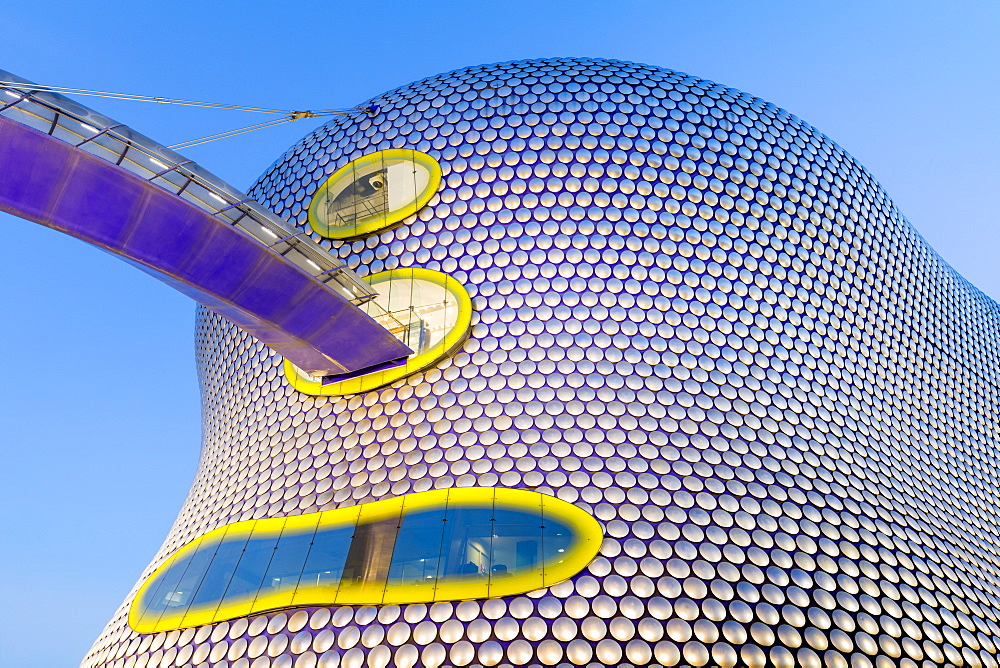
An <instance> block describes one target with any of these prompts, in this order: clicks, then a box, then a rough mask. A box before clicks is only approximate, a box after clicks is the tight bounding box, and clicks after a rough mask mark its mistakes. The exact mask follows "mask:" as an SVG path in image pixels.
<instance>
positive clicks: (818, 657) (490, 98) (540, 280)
mask: <svg viewBox="0 0 1000 668" xmlns="http://www.w3.org/2000/svg"><path fill="white" fill-rule="evenodd" d="M251 195H252V196H253V197H254V198H256V199H257V200H259V201H260V202H261V203H263V204H264V205H266V206H267V207H269V208H271V209H272V210H273V211H274V212H275V213H277V214H279V215H281V216H282V217H284V218H286V219H288V220H290V221H291V222H292V223H294V224H297V225H298V226H299V228H300V229H301V230H303V231H307V232H308V233H309V234H310V235H311V236H312V238H313V239H315V240H317V241H319V242H321V243H322V244H323V245H324V247H326V248H328V249H329V250H330V252H331V253H333V254H334V255H336V256H339V257H340V258H342V259H344V260H345V261H346V262H347V263H348V264H349V265H350V266H351V267H353V268H355V269H356V270H357V271H358V273H359V274H360V275H362V276H367V277H368V278H369V280H370V282H371V284H372V285H373V286H374V287H375V289H376V290H377V291H378V292H379V298H378V299H377V300H376V302H371V303H370V304H369V307H370V310H369V314H370V315H372V317H374V318H375V319H376V320H378V321H379V322H380V323H382V324H384V325H385V326H386V327H387V328H388V329H390V331H393V332H394V333H396V334H397V336H399V337H400V339H401V340H402V341H404V342H405V343H406V344H407V345H408V346H409V347H410V348H411V349H412V350H414V351H415V354H414V356H413V357H411V359H410V361H409V362H408V363H407V364H406V366H404V367H397V368H395V369H390V370H388V371H381V372H377V373H373V374H369V375H368V376H362V377H360V378H356V379H353V380H347V381H330V379H323V378H313V377H310V376H308V375H307V374H306V373H304V372H302V371H300V370H299V369H297V368H296V367H294V366H292V365H291V364H288V363H285V362H284V361H283V360H282V359H281V358H280V357H279V356H277V355H275V354H274V353H272V352H271V351H270V349H268V348H266V347H264V346H263V345H262V344H260V343H259V342H257V341H256V340H255V339H253V338H251V337H249V336H248V335H247V334H246V333H244V332H243V331H241V330H239V329H237V328H236V327H235V326H233V325H231V324H230V323H229V322H227V321H226V320H224V319H223V318H221V317H220V316H217V315H215V314H214V313H212V312H211V311H209V310H205V309H203V310H201V311H200V312H199V316H198V322H197V359H198V370H199V378H200V382H201V391H202V398H203V404H204V444H203V449H202V454H201V464H200V467H199V469H198V473H197V477H196V479H195V481H194V484H193V486H192V488H191V491H190V494H189V496H188V498H187V501H186V502H185V504H184V506H183V508H182V509H181V511H180V514H179V516H178V518H177V521H176V523H175V524H174V526H173V528H172V529H171V530H170V533H169V535H168V536H167V539H166V541H165V542H164V544H163V546H162V548H161V549H160V551H159V552H158V553H157V554H156V556H155V558H154V559H153V561H152V563H150V565H149V566H148V567H147V569H146V570H145V571H144V572H143V574H142V577H141V578H140V579H139V582H138V583H137V584H136V586H135V589H134V590H133V592H132V593H130V594H129V596H128V597H127V599H126V600H125V602H124V603H123V604H122V606H121V608H120V609H119V611H118V612H117V614H116V615H115V617H114V619H112V620H111V621H110V622H109V624H108V626H107V628H106V629H105V631H104V633H103V634H102V635H101V637H100V638H99V639H98V640H97V642H96V643H95V645H94V647H93V649H92V650H91V652H90V654H89V656H88V657H87V658H86V659H85V661H84V665H86V666H115V667H122V668H143V667H145V668H150V667H153V666H157V667H166V666H199V667H209V666H211V667H216V666H234V667H240V668H266V667H270V668H279V667H280V668H314V667H317V666H319V667H322V668H337V667H338V666H344V667H351V668H361V667H363V666H364V667H372V668H385V667H389V666H395V667H397V668H410V667H413V666H425V667H437V666H647V665H660V666H705V665H709V666H752V667H757V666H760V667H763V666H831V667H840V666H844V667H846V666H878V667H880V668H881V667H886V668H887V667H889V666H893V667H896V666H904V667H916V666H920V667H930V666H997V665H998V663H997V658H996V656H997V653H998V650H997V647H998V646H1000V626H998V624H1000V619H998V616H1000V599H998V592H997V584H998V582H1000V558H998V556H997V536H998V530H997V519H996V518H997V508H998V504H997V492H996V490H997V488H998V481H997V477H996V469H997V458H996V456H995V446H996V441H995V438H996V433H997V409H996V403H997V390H996V387H997V372H998V357H997V346H996V342H997V340H998V332H997V328H998V314H1000V311H998V309H997V305H996V304H995V303H994V302H993V301H992V300H990V299H989V298H987V297H985V296H984V295H983V294H982V293H981V292H980V291H978V290H977V289H975V288H974V287H973V286H971V285H969V284H968V283H967V282H966V281H965V280H964V279H962V278H961V277H960V276H959V275H957V274H956V273H955V272H954V271H953V270H952V269H951V268H950V267H949V266H948V265H947V264H946V263H945V262H944V261H943V260H941V259H940V258H939V257H938V256H937V255H936V254H935V253H934V251H933V250H931V248H929V247H928V245H927V243H926V242H925V241H924V240H923V239H922V238H921V237H920V236H919V235H918V234H917V232H915V231H914V230H913V228H912V227H911V226H910V225H909V224H908V223H907V221H906V220H905V219H904V218H903V216H902V215H901V214H900V212H899V211H898V210H897V209H896V207H895V206H894V205H893V203H892V201H891V200H890V199H889V197H888V196H887V195H886V193H885V192H884V191H883V190H882V188H881V187H880V186H879V185H878V183H877V182H876V181H875V179H873V178H872V177H871V176H870V175H869V174H868V173H867V172H866V171H865V170H864V169H863V168H862V167H861V166H860V165H859V164H858V163H857V162H856V161H855V160H854V159H853V158H852V157H851V156H850V155H848V154H847V153H845V152H844V151H843V150H842V149H841V148H840V147H839V146H837V145H836V144H835V143H833V142H832V141H830V140H829V139H827V138H826V137H825V136H823V135H822V134H820V133H819V132H818V131H816V130H814V129H813V128H812V127H811V126H809V125H808V124H806V123H805V122H803V121H801V120H800V119H798V118H796V117H795V116H792V115H791V114H789V113H787V112H785V111H783V110H781V109H779V108H777V107H775V106H773V105H771V104H769V103H767V102H764V101H763V100H760V99H758V98H755V97H753V96H750V95H747V94H745V93H741V92H739V91H736V90H733V89H731V88H727V87H725V86H720V85H717V84H714V83H711V82H709V81H705V80H704V79H699V78H697V77H693V76H688V75H685V74H681V73H678V72H674V71H671V70H666V69H661V68H658V67H650V66H646V65H637V64H632V63H625V62H618V61H608V60H592V59H547V60H534V61H525V62H513V63H504V64H498V65H486V66H481V67H473V68H469V69H463V70H458V71H455V72H451V73H448V74H443V75H440V76H436V77H432V78H429V79H426V80H423V81H419V82H417V83H414V84H411V85H407V86H403V87H401V88H399V89H396V90H393V91H391V92H388V93H386V94H384V95H381V96H379V97H377V98H374V99H373V100H371V101H369V103H367V113H366V114H362V115H360V116H358V115H355V116H350V117H339V118H337V119H335V120H334V121H333V122H331V123H329V124H327V125H326V126H324V127H321V128H319V129H317V130H316V131H315V132H312V133H311V134H310V135H309V136H307V137H306V138H304V139H303V140H302V141H301V142H299V143H298V144H297V145H295V146H294V147H293V148H291V149H290V150H289V151H288V152H287V153H286V154H285V155H284V156H282V157H281V158H280V159H279V160H278V161H277V162H276V163H275V164H274V165H273V166H272V167H271V168H270V169H268V170H267V172H266V173H265V174H264V176H263V177H261V179H260V180H259V181H258V182H257V184H256V185H254V187H253V188H252V190H251Z"/></svg>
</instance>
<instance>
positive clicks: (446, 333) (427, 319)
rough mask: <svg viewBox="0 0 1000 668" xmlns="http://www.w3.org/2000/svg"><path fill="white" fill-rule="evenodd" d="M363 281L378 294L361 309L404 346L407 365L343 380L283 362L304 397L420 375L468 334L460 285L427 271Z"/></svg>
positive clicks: (467, 309)
mask: <svg viewBox="0 0 1000 668" xmlns="http://www.w3.org/2000/svg"><path fill="white" fill-rule="evenodd" d="M365 280H366V281H367V282H368V283H369V284H370V285H371V286H372V287H373V288H374V289H375V290H376V291H377V292H378V296H377V297H376V298H375V299H373V300H371V301H368V302H366V303H364V304H362V305H361V308H362V309H363V310H364V311H365V312H366V313H367V314H368V315H369V316H371V317H372V318H373V319H374V320H375V321H376V322H378V323H379V324H380V325H382V326H383V327H385V328H386V329H388V330H389V331H390V332H392V333H393V334H394V335H395V336H396V337H397V338H398V339H399V340H400V341H402V342H403V343H404V344H405V345H407V346H409V347H410V349H411V350H412V351H413V354H412V355H411V356H410V357H409V358H408V359H407V361H406V363H405V364H403V365H401V366H397V367H393V368H390V369H386V370H385V371H376V372H374V373H369V374H365V375H363V376H358V377H356V378H350V379H348V380H331V381H330V382H327V381H325V380H324V379H323V378H316V377H314V376H310V375H309V374H307V373H306V372H304V371H302V370H301V369H299V368H298V367H296V366H295V365H294V364H292V363H291V362H289V361H288V360H285V377H286V378H288V381H289V382H290V383H291V384H292V386H293V387H295V389H297V390H299V391H300V392H305V393H306V394H313V395H327V396H339V395H343V394H357V393H359V392H367V391H368V390H373V389H375V388H379V387H382V386H383V385H388V384H389V383H393V382H395V381H397V380H399V379H400V378H405V377H407V376H410V375H412V374H414V373H417V372H418V371H423V370H424V369H427V368H429V367H431V366H433V365H434V364H435V363H437V362H438V361H439V360H441V359H443V358H445V357H447V356H448V355H450V354H452V353H453V352H454V351H455V350H457V349H458V348H459V346H461V345H462V343H464V342H465V339H466V338H468V336H469V329H470V326H471V324H472V300H471V299H470V297H469V293H468V292H467V291H466V290H465V288H464V287H462V284H461V283H459V282H458V281H456V280H455V279H454V278H452V277H451V276H448V275H447V274H442V273H441V272H439V271H431V270H430V269H418V268H407V269H392V270H390V271H383V272H381V273H378V274H372V275H371V276H368V277H366V278H365Z"/></svg>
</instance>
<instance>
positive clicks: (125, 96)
mask: <svg viewBox="0 0 1000 668" xmlns="http://www.w3.org/2000/svg"><path fill="white" fill-rule="evenodd" d="M0 86H4V87H6V88H12V89H16V90H22V91H29V92H30V91H34V92H40V93H60V94H62V93H67V94H72V95H89V96H91V97H103V98H108V99H112V100H128V101H132V102H155V103H157V104H177V105H182V106H188V107H204V108H207V109H228V110H232V111H250V112H254V113H259V114H288V115H294V114H302V113H311V114H313V115H317V116H319V115H322V116H330V115H334V114H354V113H361V112H364V111H365V110H364V109H353V108H352V109H320V110H315V111H311V112H301V111H296V110H293V109H270V108H268V107H250V106H246V105H242V104H225V103H222V102H199V101H197V100H180V99H175V98H170V97H157V96H152V95H135V94H132V93H112V92H109V91H100V90H89V89H86V88H68V87H66V86H44V85H40V84H34V83H32V84H28V83H23V82H20V81H0ZM303 118H307V117H306V116H303Z"/></svg>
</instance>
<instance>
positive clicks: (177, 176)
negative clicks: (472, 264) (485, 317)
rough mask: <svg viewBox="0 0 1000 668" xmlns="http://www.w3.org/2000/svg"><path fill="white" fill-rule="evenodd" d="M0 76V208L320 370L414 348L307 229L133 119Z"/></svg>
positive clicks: (331, 374) (361, 365) (394, 358)
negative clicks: (96, 251)
mask: <svg viewBox="0 0 1000 668" xmlns="http://www.w3.org/2000/svg"><path fill="white" fill-rule="evenodd" d="M0 82H3V83H0V210H3V211H6V212H8V213H11V214H13V215H15V216H19V217H21V218H25V219H27V220H31V221H33V222H36V223H39V224H41V225H44V226H46V227H50V228H52V229H55V230H58V231H60V232H64V233H66V234H69V235H70V236H73V237H76V238H78V239H81V240H83V241H85V242H87V243H89V244H92V245H94V246H97V247H99V248H102V249H104V250H106V251H108V252H110V253H113V254H115V255H117V256H118V257H120V258H122V259H124V260H126V261H127V262H130V263H132V264H134V265H135V266H137V267H139V268H140V269H142V270H143V271H145V272H147V273H149V274H151V275H153V276H155V277H156V278H158V279H160V280H161V281H163V282H165V283H167V284H168V285H170V286H172V287H174V288H175V289H177V290H179V291H181V292H183V293H184V294H186V295H188V296H190V297H192V298H194V299H195V300H196V301H198V302H200V303H202V304H204V305H205V306H207V307H209V308H211V309H212V310H214V311H216V312H217V313H219V314H220V315H222V316H224V317H225V318H227V319H228V320H230V321H231V322H233V323H234V324H236V325H238V326H239V327H241V328H243V329H244V330H246V331H247V332H249V333H250V334H252V335H253V336H254V337H256V338H257V339H259V340H260V341H262V342H263V343H265V344H266V345H268V346H269V347H270V348H272V349H273V350H274V351H275V352H277V353H279V354H281V355H282V356H284V357H285V358H286V359H287V360H289V361H291V362H292V363H293V364H295V366H297V367H299V368H300V369H302V370H303V371H306V372H308V373H310V374H312V375H313V376H319V377H327V378H330V379H343V378H351V377H354V376H358V375H362V374H365V373H370V372H373V371H377V370H381V369H385V368H388V367H392V366H396V365H398V364H401V363H403V362H404V361H405V359H406V357H407V356H409V355H410V354H411V353H412V351H411V350H410V349H409V348H407V347H406V346H405V345H403V344H402V343H401V342H400V341H399V340H398V339H397V338H396V337H394V336H393V335H392V334H391V333H390V332H389V331H388V330H387V329H385V328H384V327H382V326H381V325H379V324H378V323H377V322H376V321H375V320H373V319H372V318H371V317H369V316H368V315H367V314H366V313H365V312H364V311H363V310H362V309H361V308H359V305H361V304H363V303H365V302H366V301H369V300H371V299H373V298H374V297H375V296H376V293H375V292H374V291H373V290H372V289H371V287H370V286H369V285H368V284H367V283H366V282H365V281H364V280H362V279H361V278H360V277H358V276H357V275H356V274H355V273H354V272H352V271H351V270H350V269H349V268H348V267H347V266H346V265H344V264H343V263H342V262H341V261H340V260H339V259H337V258H335V257H333V256H332V255H330V254H329V253H327V252H326V251H325V250H323V249H322V248H321V247H320V246H318V245H316V244H314V243H313V242H312V241H311V240H310V239H308V238H307V237H306V236H305V233H304V232H302V231H300V230H297V229H296V228H294V227H293V226H291V225H290V224H288V223H286V222H285V221H284V220H282V219H281V218H279V217H277V216H276V215H274V214H273V213H271V212H269V211H268V210H267V209H265V208H263V207H262V206H260V205H259V204H258V203H256V202H254V201H252V200H250V199H248V198H247V197H246V196H245V195H243V194H242V193H240V192H239V191H238V190H236V189H235V188H233V187H232V186H230V185H228V184H227V183H225V182H224V181H222V180H221V179H219V178H218V177H216V176H214V175H212V174H210V173H208V172H206V171H205V170H204V169H202V168H201V167H199V166H198V165H197V164H195V163H194V162H192V161H190V160H187V159H185V158H184V157H183V156H181V155H179V154H177V153H175V152H174V151H172V150H170V149H168V148H166V147H164V146H161V145H160V144H158V143H156V142H154V141H153V140H151V139H149V138H148V137H145V136H143V135H141V134H139V133H138V132H135V131H134V130H132V129H131V128H129V127H127V126H125V125H122V124H120V123H116V122H115V121H113V120H111V119H110V118H107V117H106V116H103V115H101V114H98V113H97V112H95V111H93V110H91V109H89V108H87V107H85V106H83V105H81V104H79V103H77V102H75V101H73V100H71V99H69V98H66V97H63V96H62V95H59V94H56V93H52V92H45V91H40V90H37V88H38V87H37V86H35V85H34V84H32V83H31V82H29V81H26V80H24V79H21V78H20V77H17V76H15V75H13V74H10V73H8V72H4V71H2V70H0ZM43 88H44V87H43Z"/></svg>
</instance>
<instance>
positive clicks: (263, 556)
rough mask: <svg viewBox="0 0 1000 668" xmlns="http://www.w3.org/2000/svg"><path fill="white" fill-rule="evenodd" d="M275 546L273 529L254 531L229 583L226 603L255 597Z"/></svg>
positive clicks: (275, 538) (276, 542) (275, 539)
mask: <svg viewBox="0 0 1000 668" xmlns="http://www.w3.org/2000/svg"><path fill="white" fill-rule="evenodd" d="M277 545H278V533H277V532H275V531H274V530H273V529H272V530H270V531H267V530H265V531H255V532H254V534H253V535H251V537H250V540H249V541H248V542H247V544H246V547H245V548H244V549H243V557H242V558H241V559H240V563H239V565H238V566H237V567H236V571H235V572H234V573H233V577H232V580H230V582H229V588H228V589H227V590H226V594H225V597H224V598H225V600H226V601H227V602H230V601H236V600H237V599H239V598H243V597H248V598H249V597H252V596H256V595H257V591H258V590H259V589H260V587H261V583H262V582H263V581H264V574H265V573H266V572H267V567H268V566H269V565H270V563H271V556H272V555H273V554H274V549H275V547H277Z"/></svg>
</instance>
